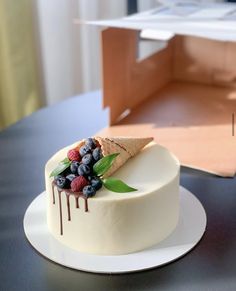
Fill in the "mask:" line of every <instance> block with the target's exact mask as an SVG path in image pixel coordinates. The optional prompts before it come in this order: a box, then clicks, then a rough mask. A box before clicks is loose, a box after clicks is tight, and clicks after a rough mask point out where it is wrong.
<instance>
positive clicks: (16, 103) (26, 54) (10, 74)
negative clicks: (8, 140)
mask: <svg viewBox="0 0 236 291" xmlns="http://www.w3.org/2000/svg"><path fill="white" fill-rule="evenodd" d="M41 103H42V102H41V101H40V98H39V85H38V76H37V64H36V53H35V47H34V39H33V19H32V3H31V0H18V1H15V0H0V129H2V128H4V127H6V126H8V125H10V124H11V123H13V122H15V121H17V120H19V119H20V118H22V117H24V116H26V115H28V114H30V113H31V112H33V111H34V110H36V109H38V108H39V107H40V105H41Z"/></svg>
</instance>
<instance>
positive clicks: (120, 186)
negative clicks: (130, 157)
mask: <svg viewBox="0 0 236 291" xmlns="http://www.w3.org/2000/svg"><path fill="white" fill-rule="evenodd" d="M103 185H104V186H105V187H106V188H107V189H108V190H110V191H113V192H118V193H125V192H133V191H137V189H135V188H132V187H130V186H128V185H127V184H125V183H124V182H122V181H121V180H118V179H115V178H112V177H110V178H107V179H103Z"/></svg>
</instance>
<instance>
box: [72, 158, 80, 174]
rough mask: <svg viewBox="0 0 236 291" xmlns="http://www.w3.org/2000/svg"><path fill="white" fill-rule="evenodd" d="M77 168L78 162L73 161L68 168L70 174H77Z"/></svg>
mask: <svg viewBox="0 0 236 291" xmlns="http://www.w3.org/2000/svg"><path fill="white" fill-rule="evenodd" d="M78 168H79V162H77V161H73V162H72V163H71V165H70V170H71V173H72V174H77V172H78Z"/></svg>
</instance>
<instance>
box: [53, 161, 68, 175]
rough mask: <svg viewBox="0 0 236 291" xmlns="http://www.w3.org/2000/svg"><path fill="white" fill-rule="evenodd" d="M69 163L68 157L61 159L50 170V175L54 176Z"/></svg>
mask: <svg viewBox="0 0 236 291" xmlns="http://www.w3.org/2000/svg"><path fill="white" fill-rule="evenodd" d="M70 164H71V161H70V160H69V159H68V158H65V159H64V160H62V161H61V162H60V163H59V164H58V166H57V167H56V168H55V169H54V170H53V171H52V172H51V174H50V177H55V176H57V175H59V174H61V173H62V172H63V171H65V169H67V168H68V167H69V166H70Z"/></svg>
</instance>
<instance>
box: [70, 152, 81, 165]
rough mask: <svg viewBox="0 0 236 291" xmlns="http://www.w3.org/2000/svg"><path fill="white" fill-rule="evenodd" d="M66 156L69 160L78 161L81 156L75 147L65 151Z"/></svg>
mask: <svg viewBox="0 0 236 291" xmlns="http://www.w3.org/2000/svg"><path fill="white" fill-rule="evenodd" d="M67 157H68V159H69V160H70V161H78V162H79V161H80V160H81V156H80V154H79V152H78V151H77V150H75V149H72V150H69V151H68V153H67Z"/></svg>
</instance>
